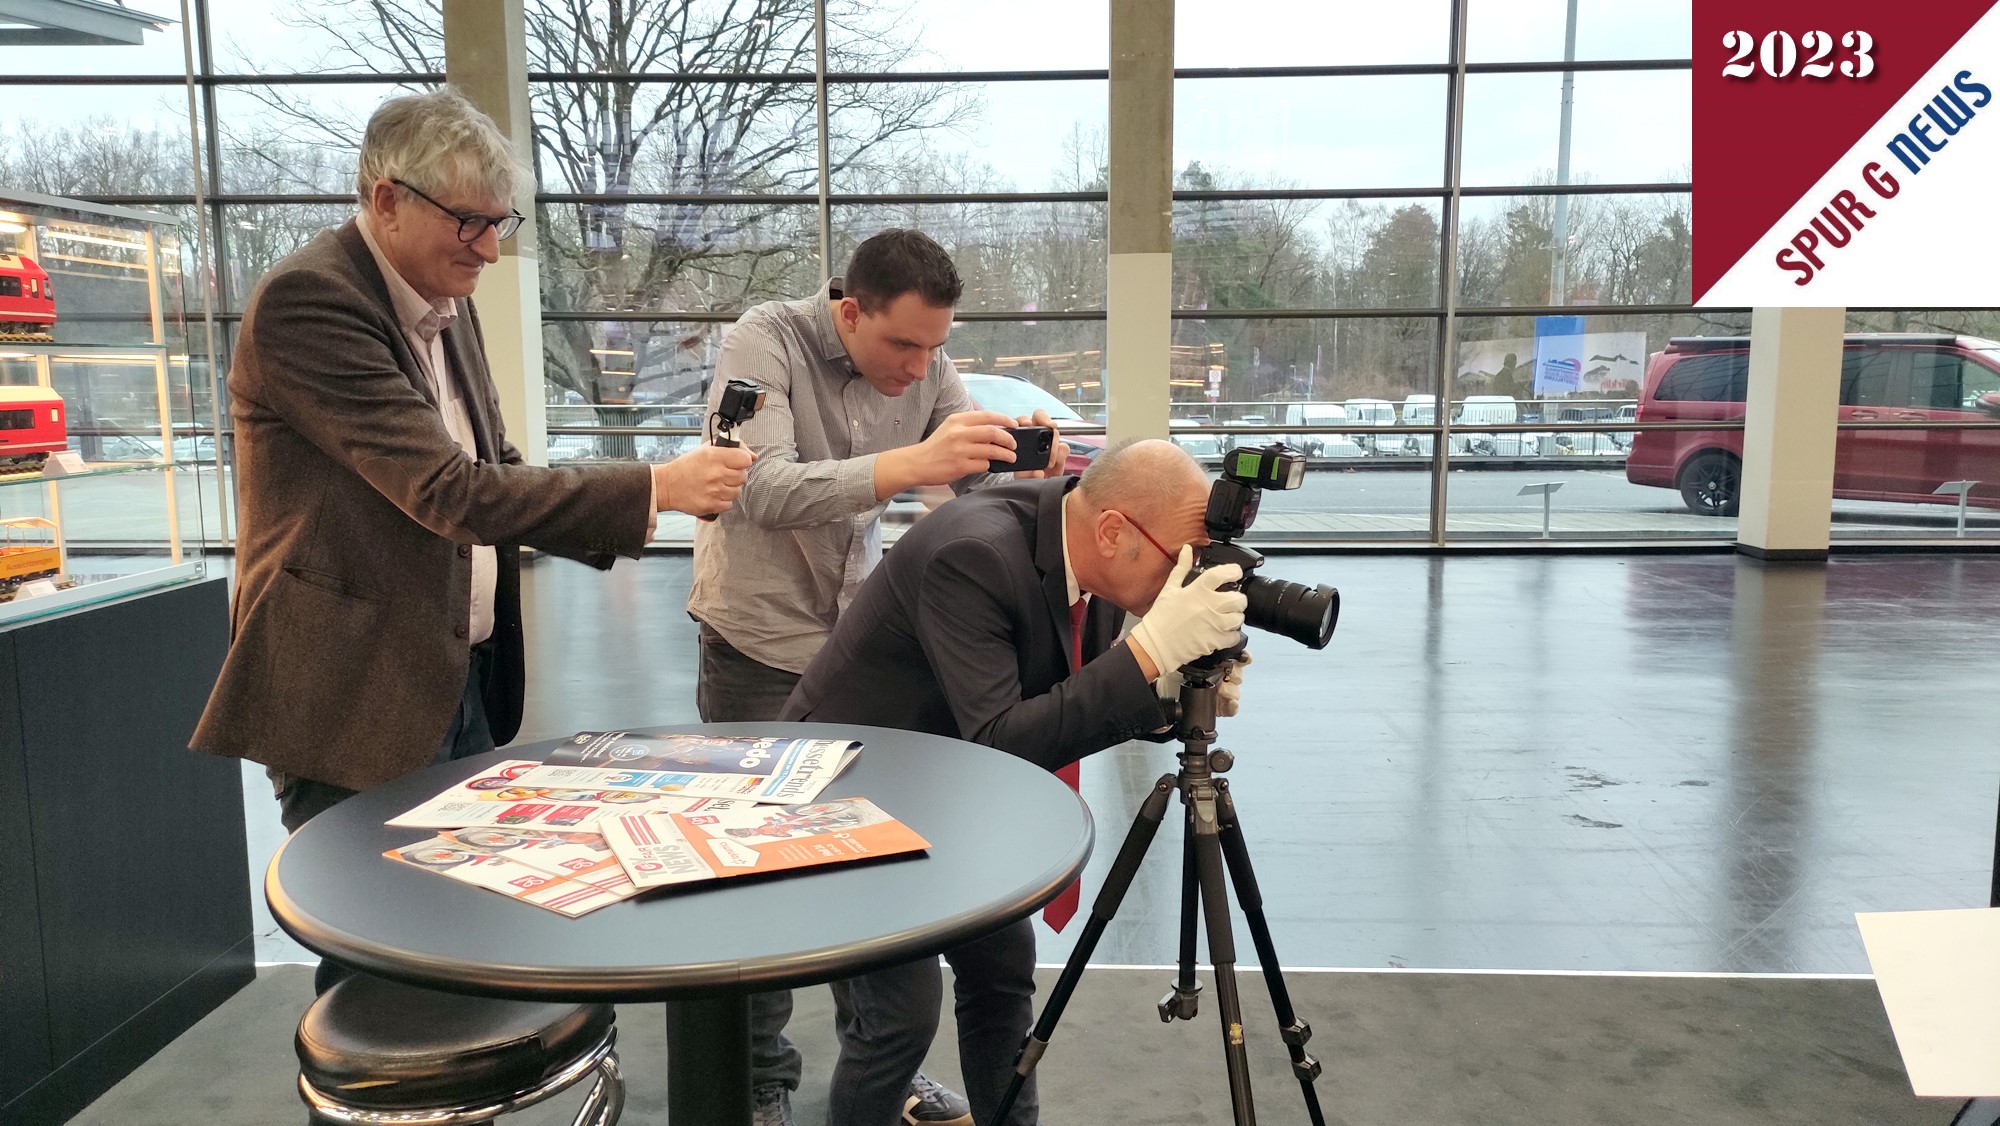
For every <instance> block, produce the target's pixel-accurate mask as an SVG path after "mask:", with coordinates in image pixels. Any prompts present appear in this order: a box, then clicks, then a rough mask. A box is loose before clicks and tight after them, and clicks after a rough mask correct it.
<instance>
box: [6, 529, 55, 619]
mask: <svg viewBox="0 0 2000 1126" xmlns="http://www.w3.org/2000/svg"><path fill="white" fill-rule="evenodd" d="M55 527H56V526H55V524H54V523H53V522H51V521H48V520H44V519H43V518H41V517H39V516H18V517H15V518H13V519H11V520H0V601H5V600H6V599H8V598H11V597H12V596H13V594H14V591H16V590H18V589H19V588H20V586H21V584H22V583H31V582H34V581H35V580H36V579H55V578H59V577H60V576H61V574H62V551H61V550H60V549H58V548H57V547H56V545H55V543H54V540H55Z"/></svg>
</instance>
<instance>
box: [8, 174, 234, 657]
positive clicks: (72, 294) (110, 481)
mask: <svg viewBox="0 0 2000 1126" xmlns="http://www.w3.org/2000/svg"><path fill="white" fill-rule="evenodd" d="M183 265H184V263H183V261H182V257H181V248H180V244H179V238H178V235H177V233H176V229H175V222H174V219H173V218H172V217H171V216H167V215H160V214H155V213H152V212H146V211H135V210H132V209H129V208H121V207H107V206H103V205H99V204H92V203H83V202H79V201H76V200H66V199H57V198H54V197H50V196H41V195H34V194H31V193H26V192H16V191H11V190H9V189H7V188H5V187H4V186H0V625H4V624H6V623H9V622H13V621H18V620H22V619H25V618H31V617H40V616H42V615H45V614H49V613H53V612H55V611H58V610H65V609H69V608H71V607H75V606H80V605H85V604H89V603H93V602H100V601H103V600H105V599H109V598H115V597H118V596H121V595H125V594H130V593H132V592H134V591H140V590H146V589H150V588H153V587H159V586H165V585H168V584H172V583H180V582H186V581H189V580H191V579H197V578H200V577H201V576H202V574H203V564H202V542H203V534H202V515H203V502H204V500H206V501H207V502H208V505H209V507H210V509H211V511H213V510H215V509H216V508H218V507H219V506H218V505H217V503H216V500H217V498H218V497H219V496H220V489H219V486H218V485H217V484H216V483H215V474H216V472H217V457H216V452H217V450H216V445H217V440H218V438H217V429H216V427H215V424H214V421H215V420H214V408H213V396H212V387H211V386H210V381H209V379H208V376H207V371H206V364H205V361H202V362H198V363H196V364H194V365H191V364H190V362H189V354H190V348H189V346H188V345H189V342H190V331H189V330H190V325H189V322H188V319H187V317H186V315H185V309H186V295H185V293H184V287H183V278H184V277H185V276H187V275H188V273H189V272H190V270H191V268H192V265H191V263H190V264H188V265H189V267H190V269H189V270H184V269H183ZM192 327H193V328H194V329H195V330H196V331H200V330H202V328H203V326H202V324H201V323H200V322H199V321H197V322H196V323H195V324H194V325H193V326H192ZM203 339H205V333H204V336H203ZM200 351H201V352H202V353H203V354H204V355H205V354H207V353H208V352H209V349H207V348H202V349H201V350H200ZM197 372H198V374H197Z"/></svg>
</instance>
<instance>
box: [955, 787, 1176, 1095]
mask: <svg viewBox="0 0 2000 1126" xmlns="http://www.w3.org/2000/svg"><path fill="white" fill-rule="evenodd" d="M1174 781H1175V780H1174V776H1173V775H1171V774H1163V775H1161V776H1160V780H1159V781H1158V782H1155V783H1153V792H1152V793H1150V794H1147V795H1146V800H1145V801H1144V802H1142V803H1140V805H1139V813H1138V816H1136V817H1134V818H1133V819H1132V828H1131V829H1130V830H1129V831H1128V832H1127V833H1126V834H1125V843H1124V844H1122V845H1119V846H1118V857H1117V859H1115V860H1113V861H1112V862H1111V870H1110V871H1109V872H1107V873H1105V876H1104V887H1103V888H1102V889H1100V890H1099V891H1098V893H1097V898H1096V899H1095V900H1092V901H1091V904H1090V918H1089V919H1086V920H1085V921H1084V924H1083V930H1082V932H1081V933H1079V934H1078V935H1077V936H1076V949H1074V950H1072V951H1070V955H1069V961H1067V962H1065V963H1064V964H1063V969H1062V975H1061V976H1060V977H1058V978H1056V984H1055V988H1053V989H1051V990H1049V999H1048V1001H1047V1002H1046V1003H1045V1004H1043V1006H1042V1015H1041V1017H1040V1018H1039V1019H1038V1020H1036V1021H1035V1027H1034V1028H1033V1030H1031V1031H1030V1032H1029V1033H1028V1038H1027V1039H1026V1040H1025V1041H1023V1042H1022V1043H1021V1054H1020V1055H1018V1056H1016V1057H1015V1058H1014V1075H1013V1077H1012V1078H1010V1079H1008V1080H1007V1090H1006V1092H1005V1093H1004V1094H1002V1095H1001V1096H1000V1105H999V1107H998V1108H997V1109H995V1110H994V1112H993V1118H992V1121H993V1122H996V1123H998V1122H1005V1121H1007V1112H1008V1111H1010V1110H1012V1109H1014V1100H1015V1099H1017V1098H1019V1097H1020V1095H1021V1088H1022V1086H1024V1085H1025V1084H1026V1083H1027V1082H1028V1076H1030V1075H1032V1074H1034V1071H1035V1065H1036V1064H1037V1063H1040V1062H1041V1059H1042V1053H1043V1052H1046V1051H1048V1049H1049V1039H1050V1038H1051V1037H1053V1036H1054V1035H1055V1034H1056V1022H1057V1021H1059V1020H1061V1019H1062V1014H1063V1007H1064V1006H1066V1005H1068V1004H1069V997H1070V994H1072V993H1074V992H1076V983H1077V981H1078V980H1079V979H1081V978H1082V977H1083V969H1084V966H1085V965H1086V964H1087V963H1088V962H1089V961H1090V954H1091V952H1092V951H1093V950H1096V949H1097V940H1098V939H1099V938H1101V937H1103V935H1104V928H1105V926H1106V924H1108V923H1110V922H1111V916H1113V915H1115V914H1117V913H1118V904H1119V903H1120V902H1121V901H1122V900H1123V899H1124V898H1125V892H1126V891H1127V890H1128V889H1129V888H1130V887H1131V886H1132V877H1133V876H1134V875H1136V874H1137V873H1138V871H1139V864H1140V862H1141V861H1143V860H1144V859H1145V858H1146V848H1147V846H1149V845H1151V844H1152V843H1153V834H1155V833H1157V832H1159V831H1160V821H1161V820H1162V819H1163V818H1165V817H1166V815H1167V799H1168V798H1169V797H1171V796H1172V795H1173V793H1174Z"/></svg>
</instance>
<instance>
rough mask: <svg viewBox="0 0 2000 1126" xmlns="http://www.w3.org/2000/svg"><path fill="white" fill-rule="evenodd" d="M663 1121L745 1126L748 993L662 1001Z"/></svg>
mask: <svg viewBox="0 0 2000 1126" xmlns="http://www.w3.org/2000/svg"><path fill="white" fill-rule="evenodd" d="M667 1121H668V1122H669V1123H671V1124H672V1126H709V1124H710V1123H714V1124H716V1126H750V998H749V995H748V994H742V993H739V994H736V995H735V996H733V997H708V998H702V999H700V1000H695V1001H675V1002H673V1003H671V1004H669V1005H668V1006H667Z"/></svg>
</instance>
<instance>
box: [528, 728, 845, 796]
mask: <svg viewBox="0 0 2000 1126" xmlns="http://www.w3.org/2000/svg"><path fill="white" fill-rule="evenodd" d="M860 753H861V744H860V743H858V742H855V741H854V740H851V739H758V738H744V737H728V736H716V735H674V734H669V735H649V734H644V733H638V732H630V731H583V732H578V733H577V734H576V735H573V736H571V737H570V740H569V743H568V744H567V745H565V746H562V747H558V748H557V749H556V750H554V751H552V752H550V754H549V757H548V759H547V761H546V762H545V763H544V764H543V765H542V766H539V767H537V768H535V769H533V770H528V771H525V772H523V773H522V774H521V775H520V777H519V779H518V781H519V782H520V783H521V784H522V785H525V786H534V787H556V788H559V789H560V788H569V789H575V790H587V791H594V792H599V793H603V792H636V793H642V794H673V795H679V796H684V797H718V798H745V799H748V800H750V801H755V802H770V803H774V804H780V805H782V804H785V803H788V802H803V801H811V800H812V799H814V798H816V797H818V796H819V792H820V791H821V790H822V789H824V788H825V787H826V784H827V783H829V782H831V781H833V779H834V778H835V777H837V776H839V774H840V772H841V771H843V770H845V769H847V765H848V764H849V763H851V762H853V761H854V759H855V756H856V755H859V754H860Z"/></svg>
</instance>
